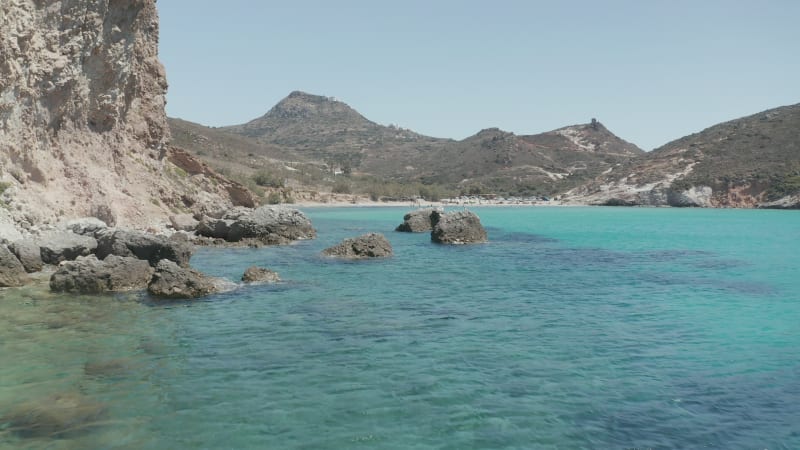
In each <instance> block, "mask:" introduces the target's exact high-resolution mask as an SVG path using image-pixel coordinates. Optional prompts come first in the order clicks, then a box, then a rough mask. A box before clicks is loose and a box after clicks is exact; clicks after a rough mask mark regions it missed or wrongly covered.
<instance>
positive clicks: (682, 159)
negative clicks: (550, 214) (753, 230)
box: [565, 104, 800, 208]
mask: <svg viewBox="0 0 800 450" xmlns="http://www.w3.org/2000/svg"><path fill="white" fill-rule="evenodd" d="M565 198H567V199H568V200H569V201H571V202H574V203H581V204H584V203H588V204H612V205H652V206H667V205H669V206H704V207H737V208H750V207H776V208H781V207H784V208H797V207H799V206H800V104H798V105H792V106H785V107H781V108H775V109H771V110H768V111H764V112H761V113H758V114H754V115H752V116H748V117H744V118H740V119H736V120H732V121H729V122H725V123H721V124H718V125H715V126H712V127H710V128H708V129H706V130H703V131H701V132H699V133H696V134H692V135H689V136H686V137H683V138H680V139H678V140H675V141H673V142H670V143H668V144H666V145H664V146H663V147H661V148H658V149H656V150H654V151H652V152H650V153H647V154H645V155H642V156H641V157H639V158H636V159H634V160H632V161H630V162H629V163H626V164H622V165H620V166H618V167H614V168H613V170H612V171H609V172H608V173H604V174H602V176H600V177H598V178H596V179H594V180H592V181H591V182H589V183H586V184H585V185H582V186H580V187H578V188H576V189H574V190H572V191H570V192H569V193H567V195H565Z"/></svg>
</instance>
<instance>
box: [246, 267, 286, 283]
mask: <svg viewBox="0 0 800 450" xmlns="http://www.w3.org/2000/svg"><path fill="white" fill-rule="evenodd" d="M242 281H243V282H245V283H277V282H279V281H281V278H280V276H278V273H277V272H274V271H272V270H269V269H266V268H263V267H256V266H253V267H248V268H247V270H245V271H244V274H243V275H242Z"/></svg>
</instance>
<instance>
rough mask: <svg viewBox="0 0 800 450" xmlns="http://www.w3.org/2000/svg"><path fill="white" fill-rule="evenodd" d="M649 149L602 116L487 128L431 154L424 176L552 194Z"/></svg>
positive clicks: (499, 189)
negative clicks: (516, 130)
mask: <svg viewBox="0 0 800 450" xmlns="http://www.w3.org/2000/svg"><path fill="white" fill-rule="evenodd" d="M642 153H644V152H643V151H642V150H641V149H640V148H638V147H637V146H635V145H633V144H631V143H629V142H626V141H624V140H622V139H620V138H619V137H617V136H615V135H614V134H613V133H611V132H610V131H609V130H608V129H606V127H604V126H603V125H602V124H601V123H600V122H597V121H596V120H593V121H592V122H591V123H587V124H581V125H573V126H568V127H564V128H560V129H558V130H554V131H549V132H546V133H541V134H536V135H529V136H517V135H515V134H513V133H510V132H507V131H502V130H500V129H497V128H490V129H485V130H482V131H481V132H479V133H478V134H476V135H474V136H471V137H468V138H467V139H464V140H462V141H460V142H455V143H452V144H449V145H446V146H444V147H443V148H442V149H440V150H439V151H438V152H435V153H432V154H430V155H427V156H428V158H426V160H425V162H424V164H419V166H420V167H424V170H421V172H420V176H421V177H423V179H427V180H430V181H432V180H439V181H446V182H450V183H458V184H461V185H473V186H475V185H477V186H479V187H481V189H482V190H485V191H486V190H488V191H493V192H494V191H497V192H510V193H528V194H535V193H538V194H546V195H552V194H557V193H560V192H563V191H565V190H566V189H568V188H572V187H574V186H577V185H578V184H580V183H582V182H585V181H587V180H589V179H591V178H593V177H595V176H597V175H599V174H600V173H602V172H603V171H606V170H608V169H609V168H611V167H613V166H614V165H615V164H619V163H622V162H625V161H628V160H630V159H631V158H634V157H636V156H638V155H641V154H642Z"/></svg>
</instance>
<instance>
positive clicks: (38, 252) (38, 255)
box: [8, 239, 44, 273]
mask: <svg viewBox="0 0 800 450" xmlns="http://www.w3.org/2000/svg"><path fill="white" fill-rule="evenodd" d="M8 249H9V250H11V251H12V252H13V253H14V255H15V256H16V257H17V259H19V262H21V263H22V265H23V267H25V271H26V272H28V273H34V272H39V271H40V270H42V266H43V265H44V263H43V262H42V249H41V247H39V244H37V243H36V242H35V241H33V240H30V239H24V240H21V241H17V242H14V243H13V244H11V245H9V246H8Z"/></svg>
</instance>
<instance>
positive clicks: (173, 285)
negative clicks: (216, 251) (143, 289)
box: [147, 259, 220, 300]
mask: <svg viewBox="0 0 800 450" xmlns="http://www.w3.org/2000/svg"><path fill="white" fill-rule="evenodd" d="M219 290H220V285H219V283H218V282H217V280H216V279H214V278H212V277H209V276H208V275H204V274H202V273H200V272H198V271H196V270H193V269H189V268H184V267H180V266H178V265H177V264H175V263H174V262H172V261H169V260H166V259H164V260H161V261H160V262H159V263H158V264H157V265H156V272H155V274H154V275H153V278H152V280H151V281H150V284H149V285H148V286H147V291H148V292H149V293H150V295H152V296H154V297H158V298H164V299H176V300H177V299H192V298H198V297H203V296H206V295H210V294H213V293H215V292H218V291H219Z"/></svg>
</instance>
